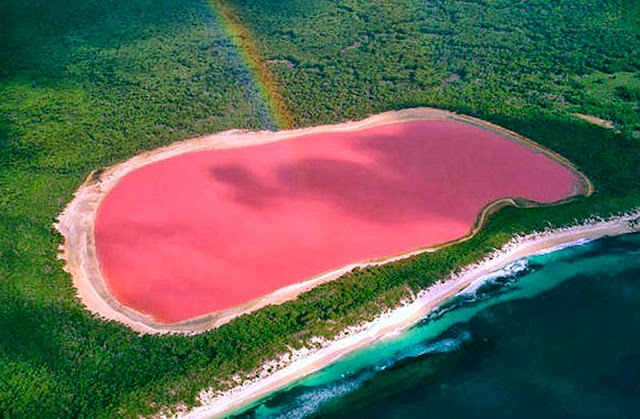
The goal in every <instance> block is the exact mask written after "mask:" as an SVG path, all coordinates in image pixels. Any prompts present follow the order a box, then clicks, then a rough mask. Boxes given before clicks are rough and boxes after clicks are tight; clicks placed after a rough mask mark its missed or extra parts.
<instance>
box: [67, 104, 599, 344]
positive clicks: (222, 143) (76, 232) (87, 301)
mask: <svg viewBox="0 0 640 419" xmlns="http://www.w3.org/2000/svg"><path fill="white" fill-rule="evenodd" d="M428 119H436V120H452V121H458V122H462V123H466V124H469V125H473V126H476V127H478V128H481V129H485V130H490V131H492V132H495V133H497V134H499V135H501V136H503V137H505V138H507V139H510V140H512V141H516V142H520V143H523V144H525V145H526V146H527V147H529V148H531V149H533V150H535V151H536V152H540V153H543V154H545V155H546V156H547V157H549V158H551V159H553V160H555V161H557V162H559V163H560V164H562V165H563V166H565V167H566V168H567V169H568V170H570V171H571V172H572V173H573V174H574V175H575V176H576V177H577V178H578V179H579V180H580V183H581V185H580V188H579V190H577V191H575V193H574V194H572V195H571V196H568V197H567V198H565V199H563V200H561V201H558V202H556V203H552V204H549V205H558V204H562V203H564V202H568V201H571V200H573V199H575V198H576V197H578V196H589V195H590V194H591V193H593V190H594V188H593V185H592V184H591V182H590V181H589V179H588V178H586V176H585V175H584V174H582V173H581V172H580V171H579V170H578V169H577V168H576V167H574V166H573V165H572V164H571V162H569V161H568V160H566V159H565V158H563V157H562V156H560V155H558V154H557V153H555V152H553V151H551V150H549V149H546V148H545V147H543V146H541V145H539V144H537V143H535V142H533V141H531V140H529V139H527V138H525V137H523V136H520V135H519V134H517V133H514V132H512V131H509V130H506V129H504V128H502V127H499V126H496V125H494V124H491V123H489V122H486V121H483V120H480V119H477V118H473V117H470V116H465V115H459V114H456V113H453V112H449V111H444V110H439V109H432V108H413V109H405V110H401V111H392V112H385V113H381V114H377V115H373V116H371V117H369V118H366V119H364V120H361V121H351V122H345V123H342V124H336V125H322V126H317V127H312V128H301V129H295V130H289V131H277V132H274V131H260V132H248V131H239V130H232V131H226V132H222V133H217V134H212V135H207V136H203V137H198V138H193V139H188V140H185V141H180V142H177V143H174V144H172V145H169V146H167V147H163V148H160V149H157V150H153V151H149V152H145V153H142V154H139V155H137V156H134V157H132V158H131V159H129V160H126V161H124V162H122V163H119V164H116V165H114V166H112V167H110V168H107V169H103V170H98V171H95V172H93V173H92V174H90V175H89V177H88V178H87V180H86V181H85V182H84V183H83V185H82V186H81V187H80V188H79V189H78V190H77V191H76V193H75V195H74V199H73V200H72V201H71V202H70V203H69V204H68V206H67V207H66V208H65V210H64V211H63V212H62V214H61V215H60V216H59V218H58V222H57V223H56V224H55V228H56V229H57V230H58V231H59V232H60V233H61V234H62V235H63V237H64V239H65V240H64V244H63V245H62V246H61V248H60V255H59V257H60V258H61V259H63V260H64V261H65V262H66V263H65V270H66V271H67V272H68V273H69V274H70V275H71V277H72V280H73V285H74V287H75V288H76V291H77V295H78V297H79V298H80V300H81V301H82V303H83V304H84V305H85V306H86V307H87V308H88V309H89V310H90V311H91V312H93V313H94V314H96V315H97V316H99V317H101V318H103V319H107V320H115V321H118V322H120V323H123V324H125V325H127V326H129V327H131V328H132V329H133V330H135V331H137V332H139V333H183V334H195V333H201V332H204V331H207V330H211V329H213V328H216V327H218V326H221V325H223V324H225V323H227V322H229V321H231V320H232V319H233V318H235V317H238V316H240V315H243V314H246V313H250V312H253V311H256V310H258V309H260V308H262V307H265V306H267V305H271V304H281V303H283V302H285V301H288V300H291V299H294V298H296V297H297V296H298V295H300V294H301V293H303V292H306V291H309V290H311V289H312V288H315V287H317V286H319V285H321V284H324V283H326V282H329V281H332V280H335V279H337V278H339V277H340V276H341V275H343V274H345V273H347V272H348V271H350V270H352V269H354V268H356V267H365V266H371V265H378V264H384V263H390V262H393V261H396V260H399V259H403V258H407V257H410V256H413V255H416V254H419V253H423V252H430V251H435V250H438V249H440V248H443V247H446V246H451V245H454V244H456V243H460V242H462V241H465V240H469V239H470V238H472V237H473V236H475V234H476V233H477V232H478V231H479V230H480V229H481V227H482V226H483V225H484V222H485V221H486V219H487V218H488V216H489V215H490V214H491V213H493V212H494V211H496V210H498V209H499V208H501V207H503V206H507V205H512V206H519V207H528V206H538V205H537V204H535V203H532V202H528V201H524V200H520V199H515V198H510V197H506V198H503V199H500V200H497V201H493V202H490V203H489V204H488V205H487V206H486V207H485V208H483V209H482V211H481V212H480V213H479V214H478V218H477V220H476V222H475V223H474V225H473V226H471V228H470V231H469V232H468V233H467V234H466V235H464V236H462V237H460V238H458V239H456V240H453V241H451V242H447V243H441V244H439V245H436V246H432V247H425V248H420V249H414V250H412V251H409V252H407V253H403V254H400V255H390V256H389V257H386V258H383V259H379V260H370V261H362V262H360V263H355V264H351V265H348V266H345V267H341V268H338V269H335V270H332V271H330V272H325V273H321V274H320V275H317V276H315V277H313V278H309V279H305V280H302V281H301V282H299V283H296V284H293V285H290V286H287V287H284V288H281V289H278V290H276V291H274V292H272V293H270V294H267V295H264V296H262V297H259V298H257V299H254V300H251V301H248V302H246V303H244V304H242V305H239V306H236V307H233V308H230V309H227V310H222V311H218V312H213V313H209V314H205V315H203V316H199V317H196V318H193V319H190V320H186V321H184V322H179V323H174V324H164V323H159V322H157V321H155V320H154V319H153V318H152V317H151V316H150V315H147V314H144V313H141V312H139V311H137V310H135V309H132V308H130V307H128V306H126V305H124V304H122V303H120V302H119V301H118V300H117V299H116V298H115V297H114V296H113V295H112V294H111V292H110V290H109V288H108V286H107V284H106V282H105V280H104V278H103V276H102V272H101V269H100V264H99V261H98V259H97V255H96V247H95V234H94V230H95V221H96V214H97V211H98V207H99V205H100V203H101V201H102V199H103V198H104V197H105V196H106V195H107V194H108V193H109V192H110V191H111V190H112V189H113V188H114V187H115V186H116V185H117V183H118V182H119V180H120V179H121V178H122V177H124V176H125V175H127V174H128V173H130V172H131V171H133V170H136V169H138V168H140V167H143V166H146V165H148V164H151V163H154V162H157V161H161V160H165V159H168V158H171V157H174V156H177V155H182V154H186V153H192V152H197V151H204V150H215V149H224V148H235V147H247V146H255V145H261V144H267V143H271V142H275V141H282V140H287V139H290V138H296V137H300V136H304V135H308V134H313V133H326V132H351V131H357V130H362V129H365V128H371V127H376V126H380V125H386V124H391V123H397V122H408V121H415V120H428Z"/></svg>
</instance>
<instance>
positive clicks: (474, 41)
mask: <svg viewBox="0 0 640 419" xmlns="http://www.w3.org/2000/svg"><path fill="white" fill-rule="evenodd" d="M220 1H222V0H215V1H207V0H85V1H80V0H47V1H45V0H20V1H18V0H3V1H2V2H0V98H1V99H0V416H2V417H7V418H19V417H29V418H31V417H46V418H48V417H52V418H53V417H137V416H138V415H140V414H153V413H155V412H157V411H158V410H159V409H161V408H162V407H163V406H170V405H173V404H175V403H178V402H185V403H187V404H188V405H190V404H193V403H194V398H195V395H196V394H197V392H198V391H199V390H200V389H202V388H206V387H214V388H216V389H225V388H228V387H229V386H231V385H232V381H231V377H232V376H233V375H234V374H237V373H243V372H244V373H247V374H248V373H250V372H251V371H252V370H254V369H255V368H256V367H258V366H259V365H261V364H262V363H263V362H264V361H267V360H269V359H270V358H273V357H275V356H277V355H278V354H280V353H282V352H284V351H286V348H287V347H288V346H290V347H300V346H301V345H303V344H305V342H307V341H308V340H309V339H310V338H311V337H313V336H326V337H331V336H334V335H335V334H337V333H339V332H340V331H341V330H343V329H344V328H345V327H347V326H349V325H354V324H357V323H359V322H361V321H363V320H368V319H372V318H373V317H375V316H376V314H378V313H380V312H381V311H382V310H384V309H385V308H388V307H393V306H395V305H397V304H398V303H399V302H400V300H401V299H403V298H406V297H407V296H409V295H412V294H413V293H415V292H417V291H418V290H420V289H422V288H424V287H426V286H428V285H429V284H431V283H434V282H435V281H439V280H442V279H444V278H446V277H447V276H448V275H449V274H450V273H451V272H453V271H455V270H457V269H459V268H460V267H462V266H464V265H466V264H469V263H472V262H475V261H478V260H479V259H481V258H482V257H484V256H485V255H486V254H488V253H490V252H491V251H492V250H493V249H495V248H497V247H500V246H501V245H503V244H504V243H506V242H507V241H508V240H509V239H510V238H511V237H513V235H514V234H517V233H522V232H530V231H533V230H535V229H541V228H545V227H547V226H561V225H565V224H567V223H572V222H575V221H578V220H582V219H585V218H587V217H590V216H608V215H610V214H615V213H619V212H622V211H626V210H630V209H633V208H637V207H638V206H640V165H639V164H638V163H639V162H640V101H639V99H638V98H639V95H640V3H638V2H636V1H633V0H626V1H625V0H616V1H613V0H604V1H602V0H601V1H595V0H558V1H553V2H550V1H546V0H532V1H527V2H514V1H509V0H465V1H462V0H431V1H424V0H402V1H391V0H377V1H365V0H347V1H341V0H332V1H319V0H304V1H303V0H289V1H282V0H224V5H225V6H226V7H231V8H233V10H234V11H235V14H236V16H237V17H238V19H239V20H240V21H241V23H242V24H243V25H244V26H245V28H246V30H247V31H248V32H249V33H251V34H252V35H253V38H254V39H255V40H256V41H257V50H258V51H259V52H260V54H261V58H262V60H263V63H264V65H266V66H267V68H268V70H269V71H270V73H271V75H272V77H273V79H274V80H275V81H276V83H277V87H278V89H279V93H280V94H281V95H282V97H283V98H284V101H285V104H286V106H287V107H288V110H289V112H290V113H291V115H292V117H293V119H294V122H295V125H296V126H307V125H315V124H319V123H334V122H340V121H345V120H350V119H357V118H362V117H364V116H366V115H370V114H372V113H376V112H381V111H386V110H392V109H401V108H407V107H415V106H431V107H438V108H444V109H449V110H454V111H457V112H460V113H464V114H469V115H473V116H476V117H480V118H483V119H486V120H489V121H491V122H493V123H496V124H499V125H501V126H504V127H506V128H508V129H511V130H513V131H516V132H518V133H519V134H522V135H524V136H527V137H529V138H531V139H532V140H534V141H536V142H538V143H540V144H543V145H544V146H546V147H549V148H551V149H552V150H554V151H556V152H558V153H560V154H562V155H563V156H565V157H566V158H568V159H569V160H571V161H572V162H573V163H574V164H575V165H576V166H577V167H578V168H579V169H580V170H581V171H583V172H584V173H585V174H586V175H587V176H588V177H589V178H590V179H591V180H592V181H593V183H594V185H595V188H596V192H595V193H594V194H593V195H592V196H590V197H589V198H585V199H579V200H577V201H575V202H572V203H570V204H566V205H559V206H551V207H546V208H529V209H516V208H506V209H503V210H500V211H499V212H498V213H497V214H495V215H494V216H492V217H491V219H490V220H489V222H488V224H487V225H486V226H485V227H484V228H483V229H482V231H481V233H480V234H478V235H477V236H476V237H474V238H473V239H472V240H470V241H467V242H464V243H461V244H458V245H456V246H453V247H449V248H445V249H443V250H441V251H438V252H434V253H427V254H423V255H420V256H416V257H412V258H410V259H408V260H404V261H401V262H396V263H393V264H390V265H386V266H382V267H376V268H368V269H363V270H357V271H354V272H351V273H349V274H347V275H345V276H344V277H342V278H340V279H339V280H336V281H334V282H332V283H328V284H326V285H323V286H321V287H318V288H316V289H314V290H312V291H310V292H308V293H305V294H303V295H301V296H300V297H299V298H298V299H296V300H294V301H290V302H287V303H285V304H282V305H279V306H269V307H266V308H264V309H262V310H260V311H258V312H255V313H253V314H250V315H244V316H242V317H240V318H237V319H236V320H234V321H232V322H231V323H229V324H227V325H225V326H222V327H220V328H218V329H216V330H213V331H210V332H207V333H203V334H200V335H197V336H193V337H188V336H180V335H163V336H156V335H153V336H151V335H145V336H139V335H137V334H136V333H134V332H133V331H131V330H130V329H128V328H127V327H125V326H123V325H120V324H118V323H115V322H106V321H103V320H101V319H99V318H96V317H94V316H93V315H92V314H91V313H90V312H89V311H87V310H86V309H85V308H84V307H83V306H82V304H81V302H80V301H79V300H78V299H77V298H76V297H75V293H74V289H73V287H72V283H71V278H70V277H69V276H68V275H67V274H66V273H65V272H64V270H63V262H62V261H61V260H59V259H58V258H57V252H58V246H59V244H60V243H61V240H62V238H61V236H60V235H59V234H58V233H57V232H56V230H55V229H54V227H53V223H54V222H55V220H56V217H57V215H58V214H59V213H60V212H61V211H62V210H63V208H64V207H65V205H66V204H67V203H68V202H69V201H70V200H71V198H72V196H73V193H74V191H75V190H76V189H77V188H78V186H80V184H81V183H82V182H83V180H84V179H85V178H86V176H87V175H88V174H89V173H90V172H91V171H92V170H95V169H98V168H102V167H107V166H109V165H112V164H114V163H116V162H119V161H122V160H124V159H126V158H128V157H131V156H133V155H135V154H137V153H139V152H141V151H143V150H149V149H153V148H156V147H159V146H162V145H166V144H169V143H171V142H174V141H177V140H181V139H185V138H188V137H191V136H195V135H199V134H203V133H209V132H216V131H221V130H225V129H230V128H248V129H258V128H260V129H273V128H274V127H275V122H274V116H273V115H271V114H270V113H269V107H268V106H267V102H268V98H265V97H263V93H262V92H261V90H260V89H259V88H258V87H257V86H256V80H255V77H254V75H253V74H251V72H250V71H249V70H248V68H247V65H246V63H245V62H243V59H242V54H241V53H240V52H239V51H238V50H237V48H236V47H234V45H233V42H232V39H230V37H229V35H228V34H227V33H226V32H225V30H224V24H223V22H222V21H221V18H220V15H219V13H217V12H216V8H217V7H218V6H219V3H220ZM575 113H583V114H588V115H593V116H597V117H600V118H603V119H606V120H610V121H611V122H612V123H613V124H614V128H613V129H605V128H602V127H599V126H596V125H593V124H590V123H588V122H585V121H583V120H581V119H579V118H577V117H576V116H574V114H575Z"/></svg>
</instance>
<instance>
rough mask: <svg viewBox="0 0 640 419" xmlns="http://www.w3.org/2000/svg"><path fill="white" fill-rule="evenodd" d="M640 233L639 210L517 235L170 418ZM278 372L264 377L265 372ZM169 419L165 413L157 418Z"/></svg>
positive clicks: (233, 404) (286, 377) (266, 389)
mask: <svg viewBox="0 0 640 419" xmlns="http://www.w3.org/2000/svg"><path fill="white" fill-rule="evenodd" d="M639 231H640V209H636V210H635V211H634V212H630V213H627V214H624V215H621V216H617V217H612V218H610V219H608V220H602V219H593V220H587V221H586V222H585V223H583V224H578V225H574V226H569V227H563V228H558V229H550V230H545V231H542V232H537V233H532V234H528V235H526V236H517V237H515V238H514V239H512V240H511V241H509V242H508V243H507V244H506V245H505V246H503V247H502V248H501V249H499V250H497V251H495V252H494V253H493V254H491V255H489V256H488V257H487V258H486V259H484V260H483V261H481V262H479V263H477V264H474V265H470V266H468V267H466V268H464V269H463V270H462V271H461V272H459V273H458V274H456V275H452V276H451V277H450V278H449V279H447V280H444V281H441V282H438V283H436V284H434V285H432V286H431V287H429V288H427V289H426V290H424V291H422V292H420V293H419V294H418V296H417V297H416V298H415V299H414V300H413V301H410V302H408V301H407V302H405V303H404V304H403V305H401V306H400V307H398V308H396V309H394V310H391V311H389V312H386V313H383V314H381V315H380V316H379V317H378V318H376V319H375V320H373V321H371V322H367V323H364V324H362V325H360V326H357V327H352V328H349V329H347V330H345V331H344V332H342V333H341V334H340V335H338V336H337V337H336V338H335V339H333V340H331V341H322V340H317V342H316V343H317V344H318V345H317V347H316V348H313V349H308V348H303V349H302V350H298V351H292V352H291V353H289V354H285V355H283V356H282V357H281V358H280V359H279V360H276V361H272V362H269V363H267V364H265V366H263V368H262V371H261V372H258V373H257V374H258V378H254V379H247V380H245V381H244V382H243V383H241V384H239V385H238V386H236V387H234V388H232V389H230V390H228V391H225V392H222V393H214V392H213V391H212V390H211V389H209V390H202V391H201V392H200V395H199V397H198V401H199V402H200V404H201V406H199V407H195V408H193V409H192V410H190V411H188V410H186V409H185V408H184V407H182V408H178V413H176V414H174V415H169V416H170V417H180V418H182V417H185V418H192V419H194V418H205V417H206V418H208V417H220V416H223V415H225V414H230V413H232V412H234V411H237V410H238V409H240V408H242V407H244V406H248V405H249V404H251V403H253V402H255V401H257V400H259V399H261V398H263V397H265V396H267V395H269V394H271V393H273V392H275V391H277V390H278V389H281V388H283V387H285V386H287V385H289V384H291V383H293V382H294V381H296V380H298V379H299V378H301V377H303V376H306V375H308V374H311V373H313V372H315V371H318V370H320V369H322V368H324V367H326V366H328V365H330V364H332V363H333V362H335V361H337V360H338V359H340V358H341V357H343V356H345V355H347V354H349V353H351V352H353V351H355V350H357V349H359V348H363V347H365V346H367V345H370V344H371V343H373V342H376V341H378V340H381V339H385V338H388V337H390V336H393V335H397V334H399V333H401V332H402V331H404V330H406V329H407V328H409V327H411V326H412V325H414V324H416V323H417V322H418V321H420V320H421V319H422V318H424V316H426V315H427V314H428V313H429V312H430V311H432V310H433V309H435V308H436V307H437V306H438V305H440V304H442V303H443V302H445V301H446V300H448V299H449V298H451V297H453V296H454V295H456V294H458V293H459V292H461V291H462V290H464V289H465V288H466V287H468V286H469V285H471V284H472V283H473V282H475V281H477V280H478V279H480V278H482V277H484V276H487V275H490V274H491V273H493V272H495V271H497V270H500V269H502V268H504V267H505V266H507V265H509V264H511V263H513V262H515V261H517V260H520V259H523V258H527V257H530V256H532V255H535V254H541V253H550V252H553V251H556V250H560V249H562V248H565V247H569V246H572V245H581V244H584V243H587V242H590V241H594V240H597V239H600V238H603V237H606V236H616V235H622V234H629V233H634V232H639ZM274 367H275V369H276V371H275V372H273V373H267V370H268V369H272V368H274ZM160 416H161V417H167V415H162V414H161V415H160Z"/></svg>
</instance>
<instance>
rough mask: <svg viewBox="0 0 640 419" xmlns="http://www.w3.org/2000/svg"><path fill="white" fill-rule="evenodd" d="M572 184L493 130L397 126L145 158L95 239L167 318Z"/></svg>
mask: <svg viewBox="0 0 640 419" xmlns="http://www.w3.org/2000/svg"><path fill="white" fill-rule="evenodd" d="M578 186H579V181H578V179H576V177H575V176H574V175H573V174H572V173H571V172H569V171H568V170H567V169H565V168H564V167H562V166H561V165H560V164H559V163H557V162H555V161H553V160H551V159H549V158H547V157H546V156H544V155H543V154H540V153H537V152H534V151H532V150H530V149H528V148H527V147H526V146H524V145H521V144H518V143H515V142H512V141H510V140H507V139H505V138H503V137H500V136H498V135H496V134H494V133H492V132H490V131H486V130H483V129H480V128H477V127H473V126H470V125H466V124H463V123H459V122H452V121H417V122H407V123H395V124H390V125H385V126H381V127H376V128H371V129H367V130H363V131H359V132H351V133H331V134H319V135H309V136H305V137H299V138H296V139H292V140H285V141H279V142H276V143H272V144H266V145H262V146H256V147H245V148H236V149H227V150H215V151H204V152H197V153H192V154H185V155H181V156H178V157H174V158H171V159H168V160H164V161H161V162H158V163H154V164H150V165H148V166H145V167H143V168H141V169H138V170H136V171H134V172H132V173H130V174H129V175H127V176H125V177H124V178H123V179H122V180H121V182H120V183H119V184H118V185H117V186H116V187H115V188H114V189H113V190H112V191H111V193H109V194H108V195H107V197H106V198H105V199H104V201H103V202H102V205H101V207H100V209H99V211H98V216H97V220H96V230H95V233H96V247H97V252H98V258H99V261H100V264H101V268H102V271H103V273H104V275H105V278H106V280H107V283H108V286H109V288H110V289H111V291H112V292H113V294H114V295H115V296H116V298H117V299H118V300H119V301H120V302H122V303H123V304H125V305H127V306H129V307H132V308H135V309H137V310H139V311H141V312H144V313H149V314H151V315H153V316H154V318H156V319H157V320H158V321H161V322H166V323H172V322H178V321H181V320H186V319H189V318H193V317H195V316H198V315H202V314H205V313H209V312H213V311H218V310H223V309H227V308H230V307H233V306H235V305H238V304H242V303H245V302H247V301H250V300H252V299H254V298H257V297H260V296H262V295H265V294H268V293H270V292H272V291H275V290H277V289H279V288H282V287H284V286H287V285H290V284H294V283H296V282H300V281H302V280H305V279H309V278H311V277H313V276H316V275H318V274H321V273H323V272H326V271H329V270H332V269H335V268H339V267H341V266H344V265H347V264H350V263H354V262H359V261H364V260H370V259H375V258H380V257H384V256H391V255H395V254H399V253H402V252H406V251H409V250H412V249H416V248H420V247H424V246H429V245H434V244H437V243H442V242H446V241H449V240H453V239H456V238H458V237H460V236H463V235H464V234H465V233H467V232H468V231H469V230H470V228H471V226H472V225H473V223H474V221H475V219H476V217H477V215H478V213H479V212H480V210H481V209H482V208H483V207H485V206H486V205H487V204H489V203H490V202H492V201H495V200H497V199H500V198H503V197H522V198H527V199H530V200H533V201H537V202H553V201H557V200H559V199H562V198H563V197H566V196H567V195H570V194H571V193H572V191H573V189H574V188H576V187H578Z"/></svg>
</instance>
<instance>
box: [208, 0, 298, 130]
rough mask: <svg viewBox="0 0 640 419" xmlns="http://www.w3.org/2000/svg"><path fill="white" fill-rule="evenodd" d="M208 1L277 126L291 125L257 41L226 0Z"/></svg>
mask: <svg viewBox="0 0 640 419" xmlns="http://www.w3.org/2000/svg"><path fill="white" fill-rule="evenodd" d="M209 4H210V6H211V9H212V11H213V13H214V14H215V15H217V16H218V17H219V19H220V21H221V23H222V26H223V28H224V32H225V33H226V34H227V36H229V39H230V40H231V43H232V44H233V45H234V46H235V47H236V49H237V50H238V52H239V53H240V56H241V58H242V61H244V63H245V65H246V66H247V68H248V69H249V72H250V74H251V75H252V78H253V79H254V81H255V83H256V85H257V86H258V89H259V90H260V94H261V95H262V97H263V98H264V99H265V101H266V103H267V106H268V108H269V110H270V112H271V114H272V115H273V117H274V120H275V123H276V125H277V127H278V128H279V129H283V130H287V129H291V128H293V127H294V122H293V116H292V115H291V112H290V111H289V109H288V108H287V105H286V104H285V101H284V98H283V96H282V94H281V93H280V91H279V89H278V85H277V83H276V81H275V79H274V78H273V76H272V75H271V72H270V71H269V69H268V68H267V66H266V65H265V63H264V61H263V60H262V58H261V57H260V50H259V48H258V44H257V43H256V41H255V38H254V37H253V35H252V34H251V32H250V31H249V29H248V28H247V27H246V26H245V25H244V24H243V23H242V21H241V20H240V18H239V17H238V15H237V14H236V12H235V10H233V7H231V6H230V5H229V4H228V3H227V2H226V1H225V0H209Z"/></svg>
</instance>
